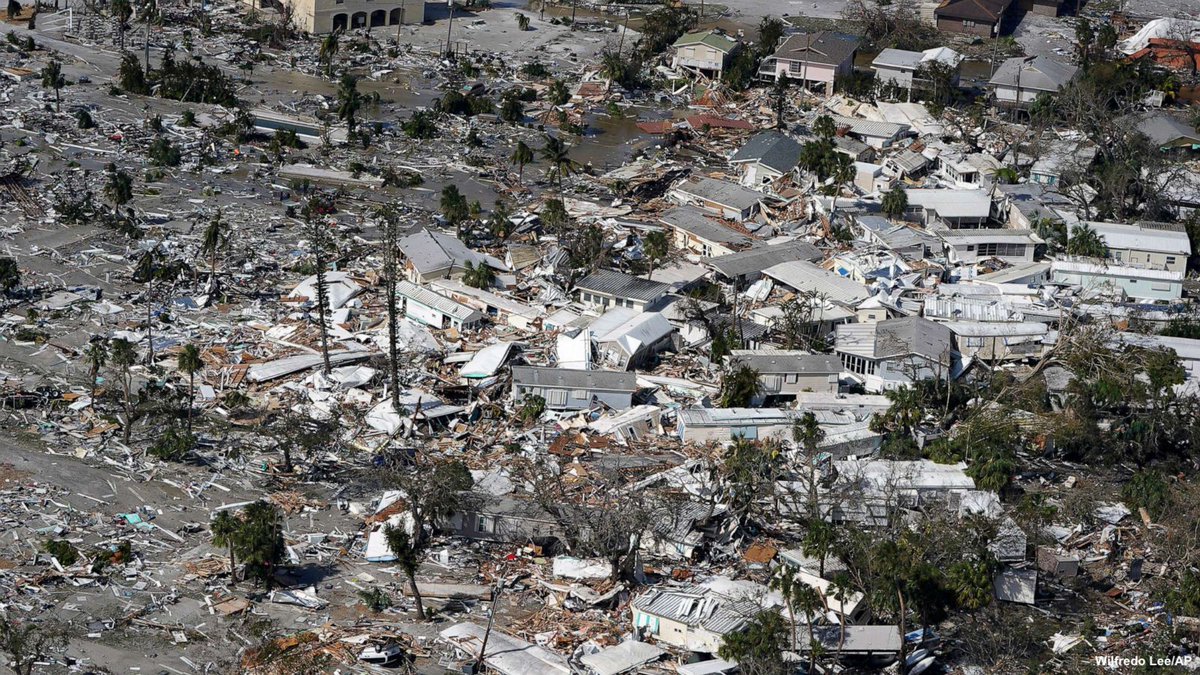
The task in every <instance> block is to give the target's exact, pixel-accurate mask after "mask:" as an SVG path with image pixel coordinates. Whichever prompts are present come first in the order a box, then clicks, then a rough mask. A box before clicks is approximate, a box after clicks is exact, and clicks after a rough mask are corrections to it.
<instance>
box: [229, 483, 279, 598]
mask: <svg viewBox="0 0 1200 675" xmlns="http://www.w3.org/2000/svg"><path fill="white" fill-rule="evenodd" d="M281 521H282V517H281V516H280V513H279V509H278V508H276V507H275V505H274V504H272V503H270V502H267V501H263V500H259V501H256V502H254V503H253V504H250V505H248V506H247V507H246V508H245V509H243V510H242V523H241V527H239V528H238V533H237V535H236V536H235V538H234V549H235V550H236V551H237V552H238V555H240V556H241V558H242V560H243V561H244V562H245V569H246V573H247V574H249V575H250V576H253V577H255V578H257V579H258V580H260V581H262V582H263V583H264V584H266V587H267V590H271V587H272V586H273V585H274V584H275V568H276V567H277V566H278V565H279V563H281V562H283V558H284V554H285V553H286V552H287V551H286V548H285V545H284V542H283V523H282V522H281Z"/></svg>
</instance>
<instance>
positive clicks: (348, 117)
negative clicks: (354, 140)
mask: <svg viewBox="0 0 1200 675" xmlns="http://www.w3.org/2000/svg"><path fill="white" fill-rule="evenodd" d="M361 107H362V95H361V94H359V93H358V78H357V77H354V76H353V75H351V74H349V73H346V74H345V75H342V79H341V82H339V83H338V108H337V114H338V119H340V120H342V121H343V122H345V123H346V126H347V128H349V130H350V134H351V135H353V134H354V127H355V125H356V124H357V123H358V121H357V120H356V119H355V117H354V116H355V115H356V114H357V113H358V109H359V108H361Z"/></svg>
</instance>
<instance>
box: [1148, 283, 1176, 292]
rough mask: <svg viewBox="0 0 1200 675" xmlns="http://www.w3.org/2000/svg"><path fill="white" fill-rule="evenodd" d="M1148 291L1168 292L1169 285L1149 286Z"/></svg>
mask: <svg viewBox="0 0 1200 675" xmlns="http://www.w3.org/2000/svg"><path fill="white" fill-rule="evenodd" d="M1150 290H1152V291H1169V290H1171V284H1150Z"/></svg>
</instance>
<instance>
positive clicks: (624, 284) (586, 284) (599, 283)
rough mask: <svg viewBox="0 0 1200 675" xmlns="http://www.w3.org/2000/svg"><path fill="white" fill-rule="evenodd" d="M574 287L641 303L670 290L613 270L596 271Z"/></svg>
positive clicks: (661, 285)
mask: <svg viewBox="0 0 1200 675" xmlns="http://www.w3.org/2000/svg"><path fill="white" fill-rule="evenodd" d="M575 287H576V288H581V289H584V290H588V291H592V292H595V293H604V294H605V295H611V296H613V297H616V298H627V299H630V300H640V301H642V302H650V301H651V300H656V299H658V298H659V297H661V296H662V295H663V294H664V293H666V292H667V291H668V290H670V289H671V287H670V286H669V285H667V284H664V283H660V282H658V281H650V280H648V279H642V278H640V277H635V276H631V275H629V274H625V273H624V272H617V271H614V270H596V271H595V272H592V273H591V274H589V275H587V276H586V277H584V278H583V279H581V280H579V281H578V282H576V283H575Z"/></svg>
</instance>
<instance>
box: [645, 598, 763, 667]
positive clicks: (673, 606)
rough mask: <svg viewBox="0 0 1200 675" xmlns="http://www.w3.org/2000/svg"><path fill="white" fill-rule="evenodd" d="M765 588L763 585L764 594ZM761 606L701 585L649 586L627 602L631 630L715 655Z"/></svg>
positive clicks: (687, 648) (753, 601)
mask: <svg viewBox="0 0 1200 675" xmlns="http://www.w3.org/2000/svg"><path fill="white" fill-rule="evenodd" d="M766 591H767V589H766V588H765V587H763V594H762V595H763V596H764V597H765V596H766ZM763 609H764V607H763V602H762V600H761V599H757V598H751V597H730V596H727V595H725V594H722V593H718V592H716V591H715V590H713V589H711V588H708V587H706V586H703V585H700V584H688V585H686V586H675V587H658V588H652V589H650V590H648V591H646V592H645V593H643V594H641V595H639V596H638V597H636V598H634V600H633V602H632V603H630V610H631V611H632V613H633V628H634V630H638V631H643V632H645V633H647V634H649V635H650V636H652V637H653V638H654V639H655V640H656V641H658V642H660V643H666V644H669V645H672V646H675V647H679V648H680V649H686V650H688V651H694V652H703V653H708V654H715V653H716V652H717V650H719V649H720V648H721V645H722V644H724V638H725V636H726V635H729V634H731V633H736V632H739V631H741V630H743V629H745V627H746V626H747V625H748V624H749V623H750V620H751V619H752V618H754V616H755V615H757V614H758V613H760V612H762V611H763Z"/></svg>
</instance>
